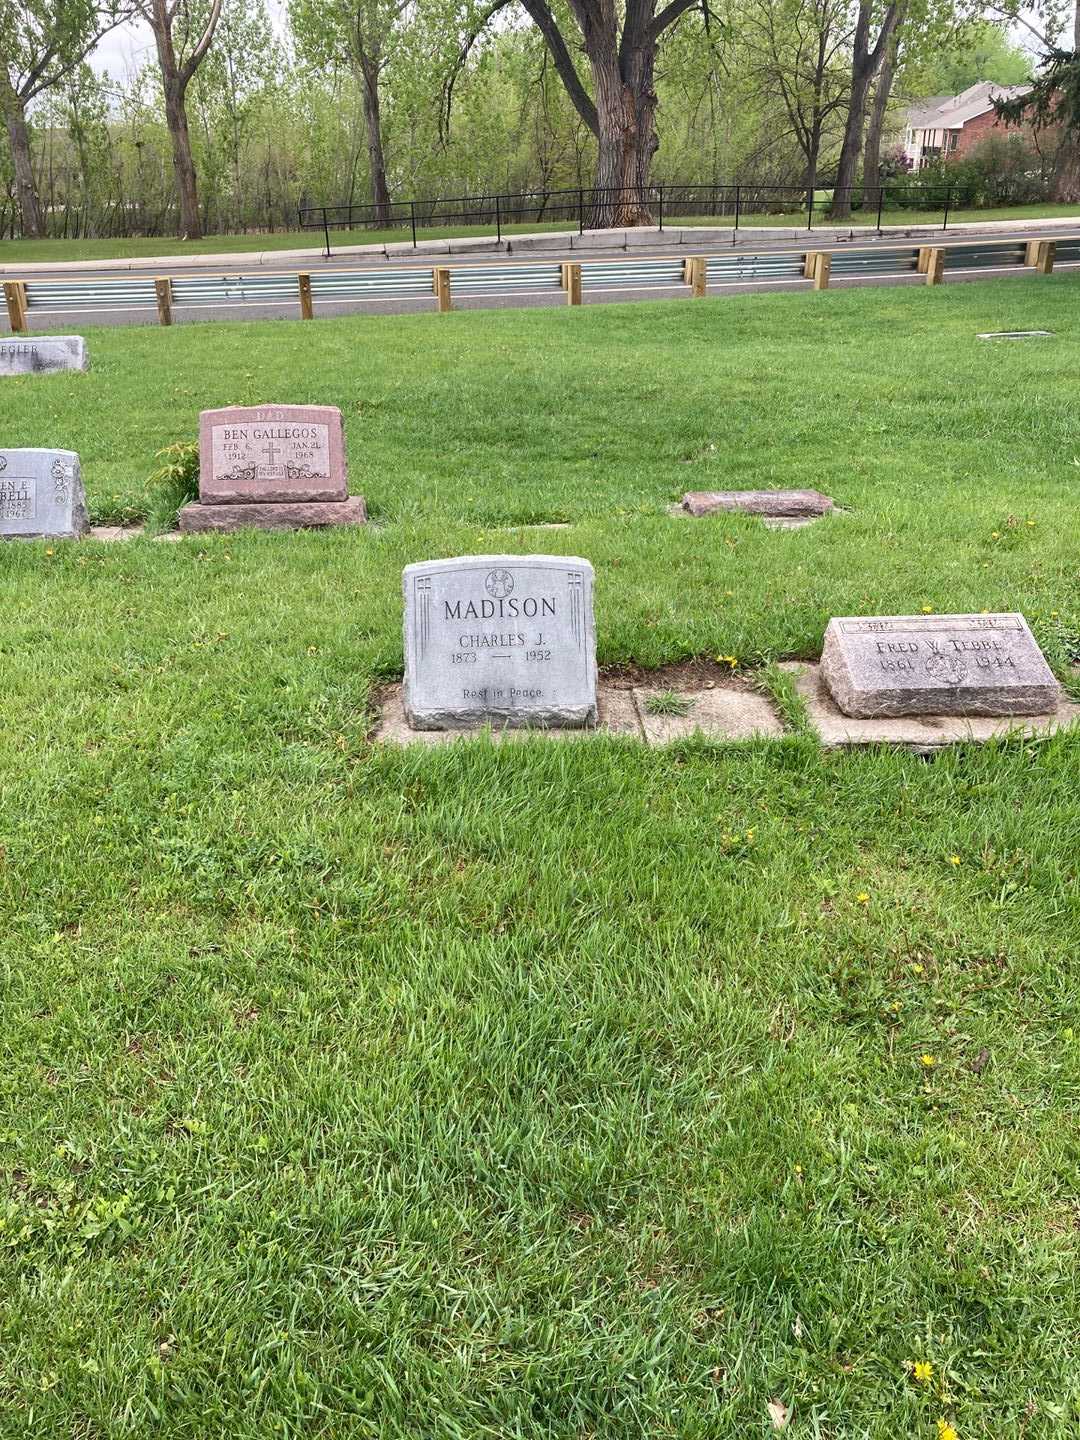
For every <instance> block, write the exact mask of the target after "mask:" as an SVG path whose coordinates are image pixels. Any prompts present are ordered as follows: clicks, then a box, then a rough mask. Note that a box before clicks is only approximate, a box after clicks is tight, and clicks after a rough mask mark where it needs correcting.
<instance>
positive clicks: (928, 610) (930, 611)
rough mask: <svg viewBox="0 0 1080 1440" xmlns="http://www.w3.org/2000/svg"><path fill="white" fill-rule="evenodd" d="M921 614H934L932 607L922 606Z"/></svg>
mask: <svg viewBox="0 0 1080 1440" xmlns="http://www.w3.org/2000/svg"><path fill="white" fill-rule="evenodd" d="M922 613H923V614H924V615H932V614H933V613H934V607H933V606H932V605H924V606H923V607H922Z"/></svg>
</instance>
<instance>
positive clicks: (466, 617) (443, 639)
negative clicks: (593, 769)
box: [402, 555, 596, 730]
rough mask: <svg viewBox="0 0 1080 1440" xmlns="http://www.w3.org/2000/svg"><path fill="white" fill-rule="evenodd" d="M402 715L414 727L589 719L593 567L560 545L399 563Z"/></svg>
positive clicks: (541, 724) (592, 708)
mask: <svg viewBox="0 0 1080 1440" xmlns="http://www.w3.org/2000/svg"><path fill="white" fill-rule="evenodd" d="M402 586H403V589H404V594H405V622H404V641H405V684H404V691H403V701H404V710H405V717H406V719H407V721H408V723H409V725H410V726H411V727H412V728H413V729H414V730H446V729H457V730H460V729H467V728H471V727H475V726H480V725H488V724H490V725H493V726H496V727H501V726H513V727H516V726H536V727H538V728H546V727H553V726H555V727H557V726H581V725H593V724H595V723H596V632H595V625H594V621H593V568H592V566H591V565H590V564H589V562H588V561H587V560H581V559H579V558H577V557H576V556H563V555H464V556H460V557H458V558H456V559H451V560H426V561H423V562H421V563H420V564H417V565H406V567H405V570H404V573H403V575H402Z"/></svg>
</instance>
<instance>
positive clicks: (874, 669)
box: [821, 615, 1060, 719]
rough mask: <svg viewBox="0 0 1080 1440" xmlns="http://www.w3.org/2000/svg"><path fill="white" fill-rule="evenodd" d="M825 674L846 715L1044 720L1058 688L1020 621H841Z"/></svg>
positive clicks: (831, 629)
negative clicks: (1033, 717) (1041, 717)
mask: <svg viewBox="0 0 1080 1440" xmlns="http://www.w3.org/2000/svg"><path fill="white" fill-rule="evenodd" d="M821 674H822V678H823V679H824V680H825V683H826V685H827V686H828V689H829V693H830V694H831V695H832V698H833V699H834V700H835V702H836V704H837V705H838V706H839V708H840V709H841V710H842V711H843V712H844V714H845V715H850V716H852V717H853V718H856V719H873V718H875V717H878V716H882V717H886V716H902V715H1043V714H1046V713H1047V712H1049V711H1051V710H1053V709H1054V708H1055V706H1056V705H1057V703H1058V699H1059V695H1060V686H1059V685H1058V682H1057V680H1056V679H1055V678H1054V674H1053V672H1052V671H1051V669H1050V667H1049V665H1047V663H1046V661H1045V659H1044V658H1043V654H1042V651H1041V650H1040V649H1039V647H1038V645H1037V644H1036V643H1035V637H1034V636H1033V635H1032V633H1031V631H1030V629H1029V628H1028V624H1027V621H1026V620H1025V619H1024V617H1023V616H1022V615H883V616H871V617H862V618H859V617H855V616H843V617H840V618H836V619H832V620H830V621H829V625H828V628H827V630H826V631H825V644H824V647H823V649H822V654H821Z"/></svg>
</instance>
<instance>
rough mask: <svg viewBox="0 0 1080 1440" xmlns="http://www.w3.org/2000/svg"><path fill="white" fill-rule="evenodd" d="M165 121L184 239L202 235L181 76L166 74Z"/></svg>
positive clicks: (197, 238) (199, 238)
mask: <svg viewBox="0 0 1080 1440" xmlns="http://www.w3.org/2000/svg"><path fill="white" fill-rule="evenodd" d="M164 88H165V123H166V125H167V126H168V127H169V139H170V140H171V141H172V160H173V175H174V177H175V179H176V195H177V199H178V200H179V202H180V235H181V238H182V239H184V240H201V239H202V233H203V231H202V221H201V219H200V218H199V198H198V191H197V188H196V182H195V162H194V160H192V158H191V136H190V134H189V133H188V120H187V107H186V106H185V104H184V86H183V85H181V84H180V82H179V80H177V79H175V78H173V77H169V76H166V77H164Z"/></svg>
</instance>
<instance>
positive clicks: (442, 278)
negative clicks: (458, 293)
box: [435, 265, 453, 315]
mask: <svg viewBox="0 0 1080 1440" xmlns="http://www.w3.org/2000/svg"><path fill="white" fill-rule="evenodd" d="M435 300H436V308H437V309H438V311H439V314H440V315H445V314H446V312H447V311H448V310H450V309H452V308H453V307H452V306H451V304H450V271H449V270H448V269H447V267H446V266H445V265H436V266H435Z"/></svg>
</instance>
